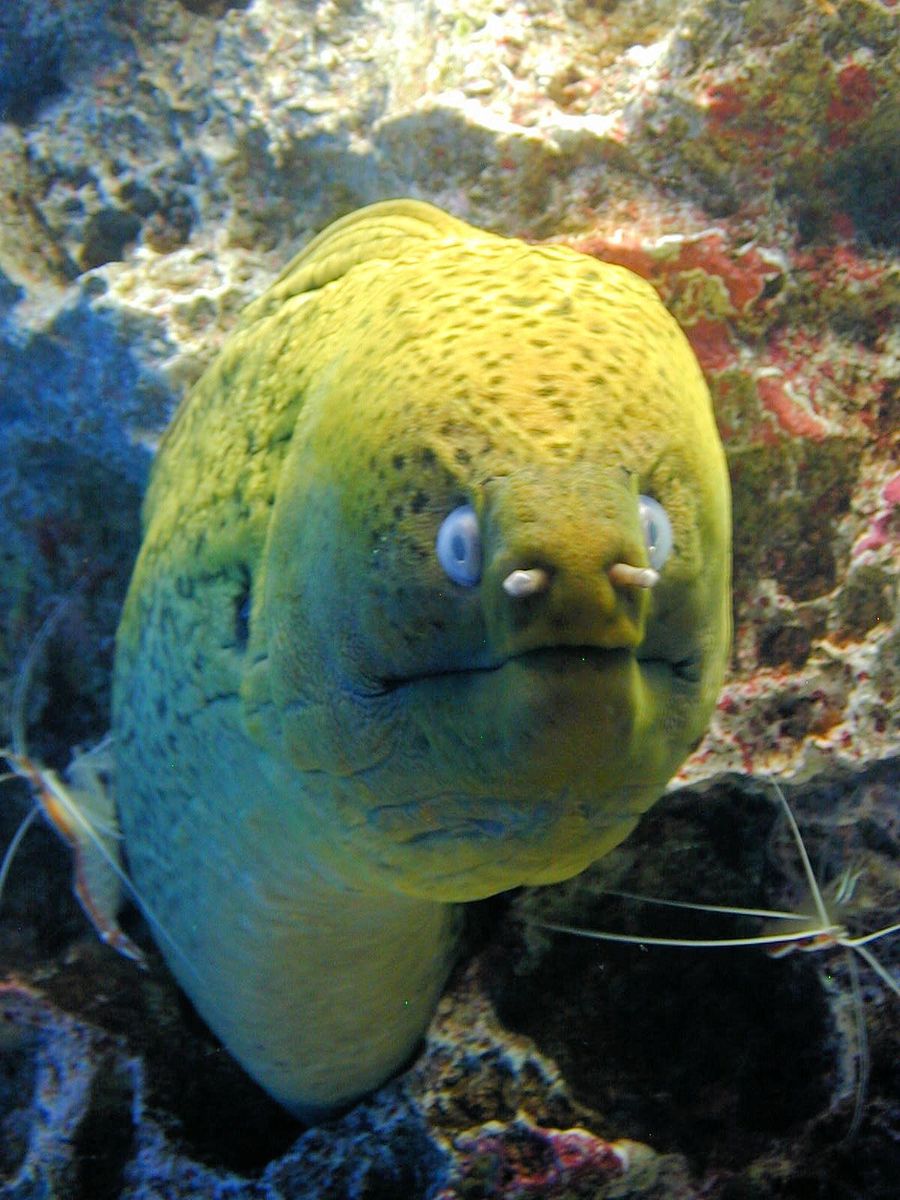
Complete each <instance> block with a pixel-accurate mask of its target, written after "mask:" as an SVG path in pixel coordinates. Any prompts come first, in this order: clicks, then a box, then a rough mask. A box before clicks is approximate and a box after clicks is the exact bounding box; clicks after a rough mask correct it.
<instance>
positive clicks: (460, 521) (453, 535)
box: [435, 504, 481, 587]
mask: <svg viewBox="0 0 900 1200" xmlns="http://www.w3.org/2000/svg"><path fill="white" fill-rule="evenodd" d="M435 551H436V553H437V557H438V562H439V563H440V564H441V566H442V567H443V569H444V571H445V572H446V573H447V575H448V576H449V577H450V578H451V579H452V580H453V582H454V583H459V584H462V586H463V587H474V586H475V584H476V583H478V582H479V580H480V579H481V532H480V531H479V528H478V517H477V516H476V514H475V509H474V508H472V506H471V504H463V505H461V506H460V507H459V508H454V510H453V512H452V513H448V515H447V516H446V517H444V519H443V521H442V522H441V527H440V529H439V530H438V535H437V541H436V542H435Z"/></svg>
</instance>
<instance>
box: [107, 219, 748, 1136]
mask: <svg viewBox="0 0 900 1200" xmlns="http://www.w3.org/2000/svg"><path fill="white" fill-rule="evenodd" d="M639 494H644V495H650V496H652V497H654V498H655V499H656V500H658V501H659V502H660V503H661V504H662V505H663V507H664V508H665V509H666V512H667V513H668V516H669V519H670V521H671V524H672V528H673V531H674V549H673V551H672V554H671V556H670V558H669V559H668V561H667V562H666V563H665V565H664V566H663V567H662V569H661V571H660V578H659V581H658V582H657V583H656V586H655V587H652V588H646V587H628V586H615V585H614V583H613V582H611V580H610V576H609V568H610V567H611V566H612V565H613V564H614V563H626V564H631V565H633V566H634V567H638V568H640V567H645V566H646V565H647V562H648V559H647V549H646V546H645V544H644V538H643V534H642V530H641V525H640V521H639V516H638V499H637V498H638V495H639ZM464 504H467V505H471V506H472V508H474V510H475V512H476V514H477V517H478V524H479V532H480V538H481V547H482V573H481V578H480V581H479V582H478V583H477V584H475V585H474V586H464V585H462V584H458V583H454V582H452V581H451V580H450V579H449V578H448V576H447V575H446V574H445V572H444V571H443V570H442V568H441V565H440V563H439V561H438V558H437V555H436V552H435V538H436V534H437V531H438V528H439V526H440V525H441V522H442V521H443V520H444V518H445V517H446V516H447V514H448V513H450V512H451V511H453V510H454V509H455V508H458V507H459V506H460V505H464ZM144 531H145V532H144V541H143V545H142V548H141V552H140V555H139V558H138V561H137V564H136V567H135V571H134V576H133V579H132V582H131V587H130V590H129V593H128V598H127V601H126V604H125V608H124V612H123V616H122V621H121V625H120V627H119V632H118V642H117V656H116V668H115V681H114V699H113V705H114V718H113V730H114V735H115V742H114V745H115V755H116V796H117V803H118V808H119V815H120V819H121V822H122V827H123V834H124V839H125V847H126V850H127V856H128V861H129V865H130V869H131V872H132V875H133V879H134V882H135V886H136V890H137V892H138V894H139V895H140V897H141V900H142V906H143V908H144V911H145V912H146V914H147V916H148V919H149V920H150V923H151V926H152V928H153V930H154V933H155V936H156V938H157V940H158V942H159V945H160V948H161V949H162V951H163V953H164V955H165V956H166V958H167V960H168V962H169V964H170V966H171V968H172V970H173V971H174V973H175V975H176V976H177V977H178V979H179V981H180V983H181V984H182V985H183V987H184V988H185V990H186V991H187V993H188V995H189V996H190V998H191V1000H192V1001H193V1003H194V1004H195V1006H196V1008H197V1009H198V1011H199V1012H200V1014H201V1015H202V1016H203V1017H204V1019H205V1020H206V1021H207V1022H208V1024H209V1025H210V1026H211V1028H212V1029H213V1030H214V1031H215V1032H216V1034H217V1035H218V1036H219V1037H220V1038H221V1039H222V1041H223V1042H224V1044H225V1045H226V1047H228V1049H229V1050H230V1051H231V1053H232V1054H233V1055H234V1056H235V1057H236V1058H237V1059H238V1060H239V1061H240V1062H241V1063H242V1064H243V1066H244V1067H245V1068H246V1070H247V1071H248V1072H249V1073H250V1074H251V1075H253V1076H254V1077H255V1078H256V1079H257V1080H258V1081H259V1082H260V1083H261V1084H262V1085H263V1086H264V1087H265V1088H267V1089H268V1091H269V1092H270V1093H271V1094H272V1095H273V1096H275V1097H276V1098H277V1099H278V1100H279V1101H281V1103H282V1104H284V1105H285V1106H286V1107H287V1108H289V1109H291V1110H292V1111H293V1112H295V1113H297V1114H298V1115H299V1116H301V1117H303V1118H305V1119H307V1120H315V1119H316V1118H319V1117H321V1116H323V1115H324V1114H327V1113H328V1112H331V1111H334V1110H335V1109H337V1108H340V1107H341V1106H343V1105H346V1104H348V1103H350V1102H352V1101H353V1100H354V1099H356V1098H357V1097H359V1096H361V1095H363V1094H364V1093H365V1092H367V1091H369V1090H371V1089H372V1088H374V1087H377V1086H378V1085H379V1084H380V1083H381V1082H383V1081H384V1080H385V1079H387V1078H388V1077H389V1076H390V1075H391V1074H392V1073H394V1072H396V1071H397V1070H399V1069H400V1068H401V1067H402V1066H403V1065H404V1063H405V1062H407V1061H408V1059H409V1058H410V1056H411V1054H412V1053H413V1052H414V1050H415V1048H416V1045H417V1043H418V1042H419V1040H420V1039H421V1037H422V1034H423V1031H424V1030H425V1028H426V1026H427V1024H428V1021H429V1019H430V1017H431V1014H432V1012H433V1010H434V1007H435V1004H436V1003H437V1000H438V998H439V996H440V992H441V988H442V987H443V985H444V982H445V980H446V977H447V973H448V971H449V969H450V966H451V965H452V961H453V955H454V949H455V945H456V938H457V932H458V925H459V909H458V907H457V906H458V904H459V903H460V902H464V901H469V900H475V899H478V898H482V897H485V896H490V895H492V894H494V893H496V892H500V891H503V890H505V889H508V888H512V887H517V886H519V885H521V884H530V885H538V884H547V883H552V882H556V881H558V880H562V879H566V878H568V877H570V876H572V875H575V874H577V873H578V872H579V871H581V870H583V869H584V868H585V867H586V866H587V865H588V864H589V863H591V862H592V861H594V860H595V859H597V858H599V857H600V856H601V855H603V854H605V853H607V852H608V851H609V850H610V849H611V848H612V847H614V846H615V845H617V844H618V843H619V842H620V841H621V840H622V839H623V838H624V837H626V836H627V834H628V833H629V831H630V830H631V829H632V828H633V827H634V825H635V823H636V821H637V819H638V817H639V815H640V814H641V813H642V812H644V811H645V810H646V809H647V808H648V807H649V806H650V805H651V804H652V803H653V802H654V800H655V799H656V798H657V797H658V796H659V795H660V793H661V791H662V790H663V788H664V787H665V784H666V782H667V780H668V779H669V778H670V777H671V775H672V774H673V772H674V771H675V770H676V769H677V767H678V766H679V764H680V763H681V762H682V761H683V759H684V758H685V756H686V755H687V754H688V752H689V751H690V749H691V747H692V746H693V745H694V744H695V743H696V742H697V740H698V739H699V738H700V736H701V735H702V733H703V731H704V729H705V727H706V724H707V721H708V719H709V716H710V713H711V711H712V708H713V705H714V702H715V699H716V695H717V693H718V690H719V687H720V684H721V681H722V677H723V673H724V670H725V662H726V656H727V652H728V643H729V637H730V537H731V534H730V497H729V485H728V476H727V471H726V467H725V460H724V455H723V452H722V447H721V444H720V442H719V438H718V434H717V431H716V426H715V422H714V419H713V414H712V409H711V404H710V399H709V394H708V392H707V389H706V385H705V383H704V381H703V378H702V375H701V372H700V369H699V367H698V365H697V362H696V360H695V358H694V355H693V353H692V351H691V349H690V347H689V345H688V343H687V341H686V340H685V338H684V336H683V334H682V333H681V331H680V329H679V328H678V326H677V324H676V322H675V321H674V319H673V318H672V317H671V316H670V315H669V314H668V313H667V312H666V310H665V308H664V307H663V305H662V303H661V302H660V299H659V297H658V295H657V294H656V292H655V291H654V290H653V288H652V287H651V286H650V285H649V284H647V283H646V282H644V281H643V280H641V279H640V278H638V277H637V276H636V275H634V274H632V273H631V272H629V271H627V270H625V269H623V268H621V267H617V266H612V265H610V264H607V263H602V262H598V261H596V260H595V259H593V258H590V257H588V256H586V255H582V254H578V253H576V252H574V251H572V250H570V249H568V248H565V247H563V246H555V245H544V246H531V245H526V244H525V243H523V242H521V241H519V240H517V239H513V238H503V237H499V236H496V235H494V234H490V233H486V232H483V231H481V230H478V229H474V228H472V227H471V226H469V225H467V224H465V223H463V222H462V221H459V220H457V219H455V218H453V217H450V216H448V215H447V214H445V213H443V212H441V211H440V210H438V209H436V208H433V207H431V206H430V205H427V204H422V203H419V202H417V201H411V200H398V201H387V202H385V203H381V204H376V205H372V206H371V207H369V208H365V209H362V210H361V211H359V212H357V213H354V214H352V215H350V216H348V217H345V218H343V219H342V220H340V221H338V222H336V223H335V224H334V225H332V226H331V227H330V228H328V229H326V230H325V231H324V232H323V233H322V234H320V235H319V236H318V237H317V238H315V239H314V240H313V241H312V242H311V243H310V245H309V246H308V247H307V248H306V249H305V250H304V251H303V252H302V253H301V254H300V255H299V256H298V257H297V258H296V259H295V260H294V261H293V262H292V263H291V264H290V265H289V266H288V267H287V269H286V270H285V271H284V273H283V274H282V275H281V276H280V277H279V279H277V280H276V282H275V283H274V284H273V286H272V287H271V288H270V289H269V290H268V291H267V292H266V293H265V294H264V295H263V296H262V297H261V298H260V299H259V300H257V301H255V302H254V303H253V304H251V305H250V307H249V308H248V309H247V310H246V312H245V313H244V315H243V317H242V318H241V320H240V323H239V325H238V327H237V328H236V330H235V331H234V333H233V334H232V335H231V337H230V339H229V340H228V342H227V343H226V345H225V347H224V348H223V350H222V352H221V354H220V355H219V357H218V358H217V360H216V361H215V362H214V363H213V364H212V366H211V367H210V368H209V369H208V370H207V371H206V373H205V374H204V375H203V377H202V378H201V379H200V381H199V382H198V383H197V384H196V386H195V387H194V388H193V390H192V391H191V392H190V394H189V395H188V396H187V397H186V399H185V400H184V402H183V404H182V406H181V408H180V409H179V411H178V413H177V414H176V416H175V419H174V421H173V423H172V425H171V427H170V429H169V430H168V431H167V433H166V436H165V438H164V440H163V443H162V446H161V448H160V451H159V454H158V457H157V460H156V463H155V466H154V472H153V477H152V480H151V484H150V488H149V491H148V495H147V499H146V504H145V509H144ZM535 568H538V569H540V570H541V571H543V572H545V573H546V578H547V579H548V580H549V584H548V586H546V587H545V588H544V589H543V590H541V591H540V592H539V593H536V594H533V595H527V596H511V595H509V594H507V590H505V589H504V587H503V586H502V585H503V581H504V580H505V579H506V578H507V577H508V576H509V574H510V573H511V572H512V571H514V570H517V569H519V570H533V569H535Z"/></svg>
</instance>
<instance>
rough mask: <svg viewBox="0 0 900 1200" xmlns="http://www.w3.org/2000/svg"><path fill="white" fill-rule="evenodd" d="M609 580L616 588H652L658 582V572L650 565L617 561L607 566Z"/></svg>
mask: <svg viewBox="0 0 900 1200" xmlns="http://www.w3.org/2000/svg"><path fill="white" fill-rule="evenodd" d="M609 581H610V583H611V584H612V585H613V587H617V588H621V587H628V588H635V587H638V588H652V587H655V586H656V584H657V583H659V572H658V571H654V570H653V568H652V567H633V566H632V565H631V563H621V562H617V563H613V565H612V566H611V567H610V568H609Z"/></svg>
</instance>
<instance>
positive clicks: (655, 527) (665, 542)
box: [638, 496, 673, 571]
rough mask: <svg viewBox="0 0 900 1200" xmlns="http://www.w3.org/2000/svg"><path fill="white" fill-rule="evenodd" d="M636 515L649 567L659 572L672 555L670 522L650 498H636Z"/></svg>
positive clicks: (660, 507) (657, 504)
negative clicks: (642, 535)
mask: <svg viewBox="0 0 900 1200" xmlns="http://www.w3.org/2000/svg"><path fill="white" fill-rule="evenodd" d="M638 515H639V516H640V519H641V529H643V531H644V541H645V543H646V545H647V557H648V558H649V560H650V566H651V567H652V568H653V570H654V571H659V570H660V569H661V568H662V566H663V565H664V563H665V561H666V559H667V558H668V557H669V555H670V554H671V553H672V540H673V539H672V522H671V521H670V520H669V518H668V516H667V514H666V510H665V509H664V508H663V506H662V505H661V504H660V503H659V501H658V500H654V499H653V497H652V496H638Z"/></svg>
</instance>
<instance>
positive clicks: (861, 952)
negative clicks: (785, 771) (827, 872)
mask: <svg viewBox="0 0 900 1200" xmlns="http://www.w3.org/2000/svg"><path fill="white" fill-rule="evenodd" d="M771 783H772V786H773V789H774V791H775V795H776V797H777V803H778V805H779V808H780V810H781V814H782V816H783V818H784V820H785V821H786V823H787V826H788V829H789V832H790V839H791V842H792V844H793V847H794V850H795V853H796V856H797V859H798V860H799V863H800V865H801V867H802V874H803V878H804V881H805V885H806V889H807V893H808V902H806V903H804V904H801V905H800V906H798V908H796V909H791V910H781V909H769V908H752V907H749V908H748V907H743V906H739V905H728V904H700V903H693V902H689V901H684V900H668V899H662V898H659V897H656V896H649V895H644V894H641V893H638V892H632V891H622V890H616V889H614V888H610V889H604V892H603V895H604V896H610V897H614V898H616V899H619V900H623V901H626V902H629V903H635V904H642V905H652V906H654V907H657V908H664V909H680V910H683V911H686V912H697V913H708V914H717V915H719V916H734V917H740V918H750V919H753V920H756V921H759V922H762V923H763V925H762V928H761V930H760V932H758V933H756V934H751V935H748V936H741V937H675V936H671V937H670V936H656V935H654V936H644V935H641V934H635V933H625V932H615V931H614V930H606V929H596V928H588V927H585V926H581V925H577V924H573V923H569V922H565V921H557V920H547V919H543V918H540V917H536V916H531V915H529V916H527V917H526V918H525V920H526V922H527V923H528V924H529V925H532V926H534V927H536V928H539V929H544V930H547V931H549V932H552V933H563V934H572V935H575V936H577V937H581V938H589V939H594V940H597V941H605V942H616V943H621V944H624V945H633V946H639V947H651V946H659V947H675V948H688V949H699V950H707V949H738V948H746V947H760V948H762V949H763V950H765V951H766V952H767V953H768V955H769V956H770V957H771V958H783V957H785V956H786V955H789V954H792V953H794V952H803V953H825V952H828V951H834V950H840V951H841V952H842V953H843V955H844V959H845V961H846V964H847V970H848V975H849V980H850V991H851V1001H852V1011H853V1026H854V1027H853V1034H854V1040H855V1044H856V1050H857V1054H856V1057H857V1063H858V1065H857V1069H856V1079H855V1088H854V1108H853V1115H852V1118H851V1122H850V1126H849V1129H848V1132H847V1135H846V1137H847V1140H852V1138H853V1137H854V1136H855V1135H856V1133H857V1131H858V1129H859V1126H860V1123H861V1121H862V1116H863V1110H864V1104H865V1098H866V1094H867V1088H868V1078H869V1055H868V1045H867V1034H866V1022H865V1016H864V1010H863V997H862V986H861V982H860V973H859V964H860V962H862V963H864V964H865V965H866V966H867V967H869V968H870V969H871V970H872V972H873V973H874V974H875V976H876V977H877V979H878V980H879V981H880V983H881V984H882V985H883V986H884V988H885V989H886V991H887V992H888V993H890V994H891V995H893V996H895V997H898V998H900V983H898V980H897V979H896V978H895V977H894V975H893V974H892V973H891V972H890V971H889V970H888V968H887V967H886V966H884V965H883V964H882V963H881V962H880V961H879V959H878V958H877V957H876V956H875V954H874V953H873V951H872V950H871V948H870V947H871V944H872V943H873V942H876V941H879V940H881V939H884V938H888V937H890V936H892V935H894V934H896V933H897V932H900V922H892V923H890V924H887V925H884V926H881V927H880V928H878V929H875V930H873V931H871V932H867V933H861V934H854V933H851V931H850V928H849V927H848V924H847V917H848V913H849V911H850V906H851V904H852V902H853V899H854V894H855V891H856V886H857V883H858V882H859V879H860V877H861V875H862V871H861V870H858V869H845V870H844V871H842V872H841V873H840V874H839V875H838V876H837V878H836V879H834V880H833V881H832V883H831V884H830V885H828V886H824V885H822V884H821V883H820V881H819V879H818V878H817V876H816V873H815V871H814V870H813V866H812V863H811V860H810V856H809V852H808V850H807V847H806V844H805V842H804V839H803V836H802V834H801V832H800V828H799V826H798V824H797V820H796V818H795V816H794V813H793V811H792V809H791V807H790V805H789V803H788V801H787V798H786V796H785V794H784V792H783V790H782V789H781V787H780V786H779V784H778V783H777V782H776V781H775V780H771Z"/></svg>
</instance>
